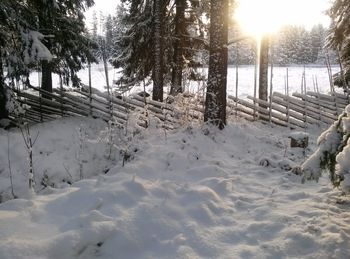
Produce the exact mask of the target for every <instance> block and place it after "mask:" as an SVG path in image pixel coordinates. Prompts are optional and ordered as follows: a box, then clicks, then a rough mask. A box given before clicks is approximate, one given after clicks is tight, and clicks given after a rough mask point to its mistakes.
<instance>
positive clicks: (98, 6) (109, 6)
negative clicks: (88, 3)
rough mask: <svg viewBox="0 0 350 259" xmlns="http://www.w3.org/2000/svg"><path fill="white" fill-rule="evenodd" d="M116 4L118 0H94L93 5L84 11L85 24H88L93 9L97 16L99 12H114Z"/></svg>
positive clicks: (90, 20)
mask: <svg viewBox="0 0 350 259" xmlns="http://www.w3.org/2000/svg"><path fill="white" fill-rule="evenodd" d="M118 4H119V1H118V0H95V5H94V6H93V7H92V8H90V9H89V10H88V11H87V12H86V13H85V16H86V24H87V25H88V26H90V23H91V22H92V14H93V12H94V11H96V13H97V17H98V16H99V14H100V12H102V13H103V14H115V12H116V8H117V6H118Z"/></svg>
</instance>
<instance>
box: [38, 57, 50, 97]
mask: <svg viewBox="0 0 350 259" xmlns="http://www.w3.org/2000/svg"><path fill="white" fill-rule="evenodd" d="M41 89H43V90H45V91H47V92H49V93H52V65H51V62H49V61H47V60H43V61H42V62H41ZM42 96H43V98H46V99H51V97H49V96H48V95H45V94H43V95H42Z"/></svg>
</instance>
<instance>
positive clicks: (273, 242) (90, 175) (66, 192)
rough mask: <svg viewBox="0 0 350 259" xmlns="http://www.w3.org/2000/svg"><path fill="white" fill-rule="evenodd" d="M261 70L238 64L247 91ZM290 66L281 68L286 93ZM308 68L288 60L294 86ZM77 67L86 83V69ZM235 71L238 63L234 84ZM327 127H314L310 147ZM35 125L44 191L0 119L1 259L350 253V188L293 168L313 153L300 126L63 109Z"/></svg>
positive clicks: (242, 91) (99, 75)
mask: <svg viewBox="0 0 350 259" xmlns="http://www.w3.org/2000/svg"><path fill="white" fill-rule="evenodd" d="M93 71H94V73H93V86H95V87H96V88H98V89H100V90H103V85H104V84H105V83H104V80H105V79H104V74H103V68H102V67H101V66H99V65H98V66H96V67H94V68H93ZM253 71H254V70H253V68H252V67H241V68H240V76H239V78H240V79H239V81H240V82H241V83H240V88H239V96H240V97H241V98H245V97H246V96H247V95H253V79H254V78H253ZM285 73H286V68H276V69H275V76H274V80H276V81H274V87H275V90H278V91H280V92H282V93H283V92H284V76H285ZM302 73H303V68H301V67H299V68H298V67H294V68H289V76H290V78H289V80H290V86H291V89H290V92H293V91H300V90H299V89H300V83H299V82H301V76H302ZM314 74H315V75H317V78H318V84H319V88H320V91H322V92H327V91H328V89H329V84H328V75H327V70H326V69H325V68H312V67H309V68H306V78H307V86H308V87H309V90H313V84H312V75H314ZM110 75H111V80H112V79H116V78H117V74H116V73H115V71H114V70H113V69H110ZM80 76H81V78H82V80H83V82H84V83H87V73H86V72H82V73H81V74H80ZM234 76H235V73H234V68H230V70H229V78H228V85H229V87H228V92H229V94H233V95H234V94H235V90H234V85H235V77H234ZM35 78H38V77H37V75H34V74H32V82H33V84H35ZM310 80H311V81H310ZM56 82H57V78H56ZM198 87H200V86H196V85H195V84H193V85H192V88H191V89H192V91H198ZM138 90H142V87H141V86H140V87H139V88H136V89H135V91H138ZM324 129H325V128H318V127H315V128H308V129H307V131H306V133H308V134H309V136H310V141H309V142H310V145H309V148H308V149H306V156H308V155H309V154H311V152H312V151H313V150H315V148H316V147H315V146H316V144H315V143H316V138H317V137H318V135H319V134H320V133H321V132H322V131H323V130H324ZM30 132H31V135H32V137H33V139H35V138H36V136H38V137H37V140H36V142H35V144H34V147H33V160H34V172H35V181H36V186H35V189H36V194H34V193H32V192H31V191H29V190H28V187H27V185H28V169H29V167H28V164H29V162H28V153H27V150H26V149H25V146H24V142H23V138H22V134H21V132H20V131H19V130H16V129H13V130H10V131H8V132H7V131H4V130H1V129H0V146H1V149H0V233H1V234H0V258H1V259H2V258H4V259H7V258H10V259H12V258H18V259H20V258H45V259H46V258H47V259H61V258H62V259H66V258H111V259H112V258H128V259H129V258H191V259H192V258H271V259H272V258H275V259H279V258H334V259H343V258H344V259H345V258H349V254H350V227H349V226H350V200H349V197H343V196H341V194H340V192H339V191H338V190H336V189H333V187H332V186H331V184H330V182H329V179H328V177H327V176H326V175H324V176H323V177H321V179H320V181H319V182H318V183H316V182H306V183H305V184H302V183H301V178H300V176H297V175H294V174H293V173H291V172H290V169H291V168H292V167H294V166H296V165H300V164H301V163H302V162H304V161H305V155H304V152H303V150H302V149H300V148H291V147H290V139H289V138H288V137H289V136H290V135H291V134H292V133H293V134H294V135H298V134H299V135H300V134H301V133H295V132H294V131H291V130H289V129H286V128H283V127H278V126H271V125H264V124H261V123H259V122H256V123H250V122H247V121H244V120H240V119H237V118H230V119H229V123H228V126H227V127H226V128H225V129H224V130H223V131H218V130H216V129H213V128H209V127H207V126H201V125H195V124H193V125H188V126H187V127H184V128H182V129H178V130H175V131H164V130H162V129H161V128H159V127H157V125H156V122H155V121H151V124H150V127H149V128H148V129H147V130H144V129H142V130H140V129H138V128H136V127H135V125H132V124H130V125H129V127H128V130H127V131H124V130H120V129H117V128H113V129H112V130H109V129H108V125H107V124H106V123H105V122H103V121H100V120H97V119H91V118H65V119H60V120H57V121H53V122H48V123H43V124H40V125H34V126H32V127H31V128H30ZM9 168H11V172H12V174H11V175H12V182H13V192H14V194H15V195H16V196H17V197H18V198H17V199H12V197H11V181H10V180H11V179H10V170H9Z"/></svg>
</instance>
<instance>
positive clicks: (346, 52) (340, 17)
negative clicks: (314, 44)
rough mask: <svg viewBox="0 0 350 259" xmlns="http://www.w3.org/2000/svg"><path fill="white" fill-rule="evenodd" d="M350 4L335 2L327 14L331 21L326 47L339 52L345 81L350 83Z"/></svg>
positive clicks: (338, 0)
mask: <svg viewBox="0 0 350 259" xmlns="http://www.w3.org/2000/svg"><path fill="white" fill-rule="evenodd" d="M349 10H350V2H349V1H344V0H335V1H333V5H332V7H331V8H330V10H329V12H328V14H329V16H330V18H331V19H332V25H331V29H330V34H329V36H328V42H327V45H328V46H330V47H332V48H334V49H335V50H336V51H339V54H340V61H341V63H342V66H343V68H344V72H345V75H344V76H345V78H344V79H345V80H346V81H350V26H349V24H350V11H349Z"/></svg>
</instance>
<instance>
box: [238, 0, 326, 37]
mask: <svg viewBox="0 0 350 259" xmlns="http://www.w3.org/2000/svg"><path fill="white" fill-rule="evenodd" d="M329 7H330V1H329V0H307V1H305V0H264V1H262V0H243V1H242V0H241V1H240V3H239V4H238V8H237V9H236V11H235V13H236V14H235V17H236V19H237V21H238V22H239V24H241V27H242V29H243V30H245V31H246V32H248V33H253V34H259V33H266V32H274V31H277V30H278V29H279V28H281V27H283V26H284V25H290V24H291V25H301V26H305V27H306V28H307V29H311V28H312V27H313V26H314V25H317V24H323V25H324V26H328V25H329V18H328V16H326V15H325V11H326V10H327V9H328V8H329Z"/></svg>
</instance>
